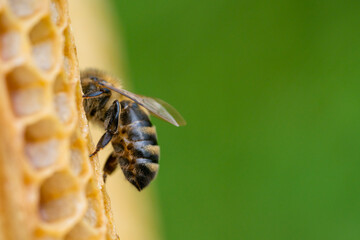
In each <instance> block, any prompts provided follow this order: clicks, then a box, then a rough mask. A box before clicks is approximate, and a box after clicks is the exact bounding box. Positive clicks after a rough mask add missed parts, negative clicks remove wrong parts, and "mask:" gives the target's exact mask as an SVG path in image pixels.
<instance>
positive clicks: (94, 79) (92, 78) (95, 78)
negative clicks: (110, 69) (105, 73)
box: [90, 77, 99, 81]
mask: <svg viewBox="0 0 360 240" xmlns="http://www.w3.org/2000/svg"><path fill="white" fill-rule="evenodd" d="M90 79H91V80H93V81H99V79H98V78H97V77H90Z"/></svg>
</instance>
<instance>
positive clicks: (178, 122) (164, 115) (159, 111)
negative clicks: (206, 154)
mask: <svg viewBox="0 0 360 240" xmlns="http://www.w3.org/2000/svg"><path fill="white" fill-rule="evenodd" d="M99 84H101V85H103V86H104V87H105V88H108V89H110V90H113V91H115V92H118V93H120V94H121V95H124V96H125V97H128V98H130V99H131V100H133V101H134V102H136V103H138V104H140V105H141V106H143V107H144V108H146V109H147V110H149V111H150V113H151V114H152V115H154V116H155V117H158V118H160V119H162V120H164V121H166V122H169V123H171V124H173V125H175V126H177V127H178V126H184V125H186V121H185V120H184V118H183V117H182V116H181V115H180V113H179V112H178V111H176V109H175V108H173V107H172V106H171V105H170V104H168V103H166V102H164V101H163V100H161V99H155V98H150V97H146V96H141V95H137V94H135V93H132V92H129V91H126V90H124V89H119V88H116V87H114V86H112V85H110V84H108V83H105V82H101V83H99Z"/></svg>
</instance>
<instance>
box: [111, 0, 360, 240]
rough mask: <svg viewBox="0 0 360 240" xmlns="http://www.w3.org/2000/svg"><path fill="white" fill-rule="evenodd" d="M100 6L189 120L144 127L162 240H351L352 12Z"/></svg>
mask: <svg viewBox="0 0 360 240" xmlns="http://www.w3.org/2000/svg"><path fill="white" fill-rule="evenodd" d="M111 3H112V4H113V6H114V7H113V13H114V15H115V19H116V21H117V23H118V26H119V28H121V31H122V34H123V38H124V42H125V44H124V45H125V49H126V53H127V60H128V70H129V74H128V76H129V79H131V81H132V85H133V90H134V91H135V92H138V93H141V94H144V95H149V96H156V97H159V98H162V99H165V100H166V101H168V102H169V103H171V104H172V105H174V106H175V107H176V108H177V109H178V110H179V111H180V112H181V113H182V114H183V115H184V117H185V118H186V120H187V122H188V125H187V126H186V127H182V128H175V127H172V126H171V125H169V124H167V123H163V122H161V121H159V120H154V121H155V124H156V126H157V130H158V135H159V142H160V145H161V150H162V156H161V157H162V159H161V167H160V169H161V170H160V173H159V176H158V178H157V180H156V181H155V183H154V184H155V188H157V191H155V192H157V193H158V195H159V201H160V203H159V204H160V206H161V214H162V216H160V217H161V219H162V222H163V230H164V236H165V239H168V240H180V239H181V240H184V239H194V240H202V239H204V240H205V239H206V240H212V239H214V240H215V239H244V240H248V239H299V240H300V239H301V240H303V239H342V240H343V239H360V189H359V183H360V175H359V171H360V161H359V160H360V159H359V157H360V150H359V146H360V139H359V136H360V124H359V119H360V107H359V106H360V94H359V89H360V81H359V80H360V1H358V0H354V1H331V0H327V1H313V0H312V1H310V0H298V1H294V0H293V1H289V0H288V1H285V0H278V1H266V0H257V1H242V0H234V1H231V0H207V1H194V0H181V1H180V0H172V1H168V0H151V1H149V0H136V1H130V0H121V1H119V0H112V1H111ZM156 185H157V186H156ZM150 188H152V187H150ZM139 228H141V226H139Z"/></svg>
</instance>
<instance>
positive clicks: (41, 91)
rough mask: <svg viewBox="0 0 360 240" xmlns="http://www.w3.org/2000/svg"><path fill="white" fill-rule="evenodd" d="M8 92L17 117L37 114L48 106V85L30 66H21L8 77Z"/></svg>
mask: <svg viewBox="0 0 360 240" xmlns="http://www.w3.org/2000/svg"><path fill="white" fill-rule="evenodd" d="M6 82H7V87H8V92H9V93H10V98H11V104H12V108H13V110H14V113H15V115H17V116H20V117H21V116H26V115H31V114H34V113H37V112H39V111H41V109H42V108H43V107H44V106H45V104H46V101H45V99H46V96H45V95H46V94H45V92H46V91H45V90H46V83H44V82H43V80H42V79H41V77H40V76H39V75H38V74H37V73H36V72H35V71H34V70H33V69H31V67H28V66H20V67H17V68H15V69H14V70H12V71H11V72H10V73H8V74H7V75H6Z"/></svg>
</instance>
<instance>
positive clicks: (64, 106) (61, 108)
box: [54, 92, 73, 123]
mask: <svg viewBox="0 0 360 240" xmlns="http://www.w3.org/2000/svg"><path fill="white" fill-rule="evenodd" d="M71 104H72V101H71V99H70V96H69V95H68V94H67V93H65V92H60V93H57V94H55V96H54V105H55V110H56V114H57V116H58V117H59V120H60V122H62V123H69V122H70V120H71V117H72V113H73V111H72V106H71Z"/></svg>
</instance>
